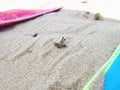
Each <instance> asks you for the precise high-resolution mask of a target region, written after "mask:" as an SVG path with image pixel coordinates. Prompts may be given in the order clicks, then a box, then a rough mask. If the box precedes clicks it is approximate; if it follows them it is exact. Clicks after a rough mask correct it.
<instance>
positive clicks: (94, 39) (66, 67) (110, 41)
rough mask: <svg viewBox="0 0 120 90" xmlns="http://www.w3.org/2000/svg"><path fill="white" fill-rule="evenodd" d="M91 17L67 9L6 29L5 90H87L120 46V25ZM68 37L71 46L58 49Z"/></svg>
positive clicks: (0, 63)
mask: <svg viewBox="0 0 120 90" xmlns="http://www.w3.org/2000/svg"><path fill="white" fill-rule="evenodd" d="M85 13H86V12H81V11H72V10H61V11H59V12H54V13H50V14H47V15H43V16H41V17H37V18H35V19H32V20H29V21H26V22H22V23H19V24H16V25H12V26H10V27H6V28H0V30H2V31H0V90H81V89H82V88H83V87H84V86H85V85H86V83H87V82H88V80H90V79H91V77H92V76H93V75H94V74H95V72H96V71H98V69H99V68H100V67H101V66H102V65H103V64H104V63H105V62H106V61H107V60H108V59H109V57H110V56H111V55H112V53H113V52H114V50H115V48H116V47H117V46H118V45H119V44H120V22H119V21H115V20H112V19H106V18H101V20H98V21H95V20H93V14H91V13H90V14H88V15H87V17H88V18H85V17H84V16H83V15H86V14H85ZM36 33H38V35H36V36H34V34H36ZM62 37H65V39H66V41H65V45H67V47H65V48H57V47H55V45H54V42H59V41H60V40H61V38H62ZM101 84H103V82H102V83H100V84H98V86H97V87H95V88H93V90H98V89H97V88H99V86H100V87H101ZM101 88H103V87H101ZM101 88H100V89H101Z"/></svg>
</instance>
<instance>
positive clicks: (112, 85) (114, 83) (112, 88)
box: [104, 54, 120, 90]
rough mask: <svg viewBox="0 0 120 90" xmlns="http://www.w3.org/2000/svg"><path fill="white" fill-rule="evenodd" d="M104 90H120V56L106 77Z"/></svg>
mask: <svg viewBox="0 0 120 90" xmlns="http://www.w3.org/2000/svg"><path fill="white" fill-rule="evenodd" d="M104 90H120V54H119V55H118V56H117V58H116V60H115V62H114V63H113V65H112V66H111V68H110V70H109V71H108V72H107V73H106V75H105V81H104Z"/></svg>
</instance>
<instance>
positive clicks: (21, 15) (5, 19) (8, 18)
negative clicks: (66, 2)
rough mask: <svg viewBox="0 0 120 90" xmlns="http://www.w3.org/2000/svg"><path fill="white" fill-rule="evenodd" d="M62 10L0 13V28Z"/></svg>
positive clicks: (19, 10) (16, 10)
mask: <svg viewBox="0 0 120 90" xmlns="http://www.w3.org/2000/svg"><path fill="white" fill-rule="evenodd" d="M60 9H61V8H52V9H46V10H22V9H13V10H8V11H4V12H0V27H3V26H8V25H11V24H14V23H17V22H21V21H24V20H27V19H31V18H34V17H37V16H40V15H44V14H47V13H50V12H54V11H58V10H60Z"/></svg>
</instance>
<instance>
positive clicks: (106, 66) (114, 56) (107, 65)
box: [82, 45, 120, 90]
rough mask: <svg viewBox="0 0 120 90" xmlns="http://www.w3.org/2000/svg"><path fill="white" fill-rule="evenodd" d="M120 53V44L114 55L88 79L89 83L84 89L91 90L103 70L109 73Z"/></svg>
mask: <svg viewBox="0 0 120 90" xmlns="http://www.w3.org/2000/svg"><path fill="white" fill-rule="evenodd" d="M119 54H120V45H118V47H117V48H116V50H115V51H114V53H113V54H112V56H111V57H110V58H109V60H108V61H107V62H106V63H105V64H104V65H103V66H102V67H101V68H100V69H99V70H98V71H97V72H96V73H95V75H94V76H93V77H92V78H91V79H90V80H89V81H88V83H87V84H86V85H85V87H84V88H83V89H82V90H90V86H91V85H92V83H93V82H94V81H95V79H96V78H97V77H98V76H99V75H100V73H101V72H102V71H104V75H105V74H106V73H107V71H108V70H109V69H110V67H111V66H112V64H113V63H114V61H115V59H116V58H117V56H118V55H119Z"/></svg>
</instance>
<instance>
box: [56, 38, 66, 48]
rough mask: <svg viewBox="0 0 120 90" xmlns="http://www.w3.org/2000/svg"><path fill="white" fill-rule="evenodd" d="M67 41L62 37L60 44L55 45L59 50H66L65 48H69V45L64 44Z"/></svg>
mask: <svg viewBox="0 0 120 90" xmlns="http://www.w3.org/2000/svg"><path fill="white" fill-rule="evenodd" d="M65 40H66V39H65V38H64V37H62V39H61V41H60V42H59V43H54V45H55V46H56V47H57V48H65V47H67V45H65V44H64V42H65Z"/></svg>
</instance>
